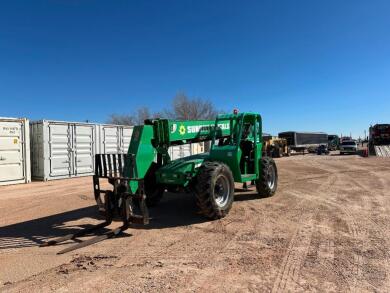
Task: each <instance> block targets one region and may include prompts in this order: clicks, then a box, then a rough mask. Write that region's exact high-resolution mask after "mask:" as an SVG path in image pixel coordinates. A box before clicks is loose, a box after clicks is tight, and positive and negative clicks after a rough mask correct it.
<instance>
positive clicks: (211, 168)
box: [195, 162, 234, 219]
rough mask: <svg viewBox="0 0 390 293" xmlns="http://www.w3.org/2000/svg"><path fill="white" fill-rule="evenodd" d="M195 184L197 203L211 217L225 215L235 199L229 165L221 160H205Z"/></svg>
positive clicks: (202, 211) (205, 214)
mask: <svg viewBox="0 0 390 293" xmlns="http://www.w3.org/2000/svg"><path fill="white" fill-rule="evenodd" d="M196 181H197V182H196V184H195V197H196V203H197V205H198V207H199V209H200V211H201V213H202V214H203V215H204V216H206V217H207V218H209V219H220V218H223V217H225V216H226V215H227V214H228V213H229V211H230V209H231V208H232V205H233V201H234V178H233V174H232V172H231V171H230V169H229V167H228V166H226V165H225V164H223V163H219V162H205V163H204V164H203V165H202V166H201V167H200V170H199V174H198V176H197V180H196Z"/></svg>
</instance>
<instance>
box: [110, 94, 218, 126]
mask: <svg viewBox="0 0 390 293" xmlns="http://www.w3.org/2000/svg"><path fill="white" fill-rule="evenodd" d="M216 116H217V110H216V109H215V106H214V104H213V103H212V102H211V101H209V100H204V99H201V98H189V97H188V96H187V95H186V94H185V93H179V94H177V95H176V96H175V97H174V98H173V100H172V105H171V108H169V109H165V110H162V111H161V112H155V113H151V112H150V110H149V108H148V107H140V108H138V109H137V110H136V111H135V112H133V113H131V114H123V115H119V114H111V115H110V118H109V119H108V123H111V124H123V125H141V124H143V123H144V121H145V120H146V119H153V118H170V119H178V120H202V119H215V117H216Z"/></svg>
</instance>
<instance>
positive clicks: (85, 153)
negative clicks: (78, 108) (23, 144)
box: [30, 120, 99, 181]
mask: <svg viewBox="0 0 390 293" xmlns="http://www.w3.org/2000/svg"><path fill="white" fill-rule="evenodd" d="M30 131H31V158H32V159H31V164H32V178H35V179H40V180H44V181H47V180H53V179H61V178H71V177H78V176H87V175H92V174H93V172H94V162H95V160H94V156H95V154H96V153H97V152H98V147H99V143H98V142H97V137H98V135H97V125H96V124H91V123H80V122H64V121H52V120H42V121H37V122H33V123H31V124H30Z"/></svg>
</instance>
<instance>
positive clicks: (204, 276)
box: [180, 203, 253, 292]
mask: <svg viewBox="0 0 390 293" xmlns="http://www.w3.org/2000/svg"><path fill="white" fill-rule="evenodd" d="M241 207H242V208H243V211H244V215H243V217H242V219H243V220H244V223H246V222H249V221H250V220H253V219H252V218H251V217H250V215H249V213H248V210H249V208H250V207H249V204H247V203H245V204H242V206H241ZM217 222H220V220H218V221H217ZM230 223H231V222H229V223H228V224H230ZM211 225H213V226H215V225H220V224H214V223H211ZM242 227H243V225H242V223H240V224H239V225H238V227H237V230H236V231H235V232H234V233H233V235H232V237H231V238H230V239H229V240H228V241H227V242H226V244H224V245H223V246H222V247H221V248H220V249H217V250H215V251H214V252H212V253H211V254H210V255H209V257H208V262H209V263H212V264H213V263H214V264H215V263H217V262H219V261H221V260H222V259H223V257H224V254H223V253H222V252H223V251H225V250H226V249H228V247H229V246H230V245H231V244H232V243H233V242H234V241H236V240H237V239H238V238H239V237H240V236H241V235H243V234H245V233H246V232H247V230H245V229H242ZM225 229H226V228H224V230H225ZM211 269H212V273H210V272H209V270H207V269H203V270H202V271H201V272H200V273H199V274H198V275H197V276H196V278H195V279H192V280H191V282H189V283H188V285H187V286H186V287H185V288H184V289H183V291H191V292H194V291H198V292H199V291H200V292H208V291H209V290H210V289H211V288H210V285H209V284H210V283H212V282H211V280H212V279H214V275H215V274H217V272H216V270H217V269H216V268H211ZM219 270H221V269H219ZM196 284H198V285H197V286H196V288H194V285H196ZM180 291H182V290H180Z"/></svg>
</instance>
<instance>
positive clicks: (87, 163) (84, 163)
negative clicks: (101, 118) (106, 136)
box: [73, 125, 95, 175]
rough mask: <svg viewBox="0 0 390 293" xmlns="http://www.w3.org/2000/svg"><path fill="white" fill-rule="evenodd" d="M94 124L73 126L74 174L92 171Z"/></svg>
mask: <svg viewBox="0 0 390 293" xmlns="http://www.w3.org/2000/svg"><path fill="white" fill-rule="evenodd" d="M94 130H95V126H94V125H75V126H74V148H73V151H74V162H75V163H74V164H75V165H74V166H75V175H80V174H87V173H93V162H94V155H95V152H94V145H95V141H94V139H95V135H94Z"/></svg>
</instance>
